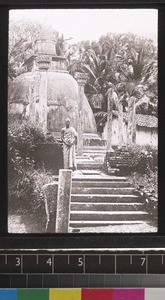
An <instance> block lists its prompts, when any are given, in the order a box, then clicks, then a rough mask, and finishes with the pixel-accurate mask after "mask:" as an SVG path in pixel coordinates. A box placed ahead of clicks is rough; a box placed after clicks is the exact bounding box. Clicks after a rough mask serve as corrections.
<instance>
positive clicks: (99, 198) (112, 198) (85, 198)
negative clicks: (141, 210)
mask: <svg viewBox="0 0 165 300" xmlns="http://www.w3.org/2000/svg"><path fill="white" fill-rule="evenodd" d="M135 201H138V202H141V199H140V198H139V197H138V196H135V195H122V194H120V195H108V194H107V195H106V194H100V195H97V194H71V202H99V203H111V202H122V203H125V202H135Z"/></svg>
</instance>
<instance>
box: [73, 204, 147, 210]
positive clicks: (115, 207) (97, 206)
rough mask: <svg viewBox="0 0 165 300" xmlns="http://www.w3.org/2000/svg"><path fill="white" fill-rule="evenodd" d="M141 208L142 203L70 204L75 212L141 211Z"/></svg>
mask: <svg viewBox="0 0 165 300" xmlns="http://www.w3.org/2000/svg"><path fill="white" fill-rule="evenodd" d="M142 207H143V204H142V203H138V202H133V203H130V202H128V203H120V202H119V203H95V202H91V203H88V202H87V203H86V202H81V203H80V202H74V203H71V210H72V211H74V210H77V211H80V210H81V211H88V210H90V211H115V210H117V211H119V210H120V211H124V210H127V211H137V210H141V209H142Z"/></svg>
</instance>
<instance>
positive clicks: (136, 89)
mask: <svg viewBox="0 0 165 300" xmlns="http://www.w3.org/2000/svg"><path fill="white" fill-rule="evenodd" d="M154 72H155V78H154V79H153V81H154V84H155V82H156V81H157V68H156V57H155V55H153V56H151V57H149V56H148V54H146V51H144V49H143V48H142V49H140V50H139V51H134V50H133V49H132V50H131V53H130V57H129V59H128V61H127V64H125V66H124V67H123V68H121V73H120V77H122V79H121V81H123V87H124V88H125V97H126V98H127V103H128V129H127V139H128V140H127V142H128V143H132V142H135V141H136V122H135V114H136V112H137V111H138V110H139V109H142V107H144V106H145V107H148V106H149V105H152V103H151V101H150V98H151V91H150V87H149V85H148V81H149V80H150V79H151V77H153V73H154ZM152 96H153V93H152Z"/></svg>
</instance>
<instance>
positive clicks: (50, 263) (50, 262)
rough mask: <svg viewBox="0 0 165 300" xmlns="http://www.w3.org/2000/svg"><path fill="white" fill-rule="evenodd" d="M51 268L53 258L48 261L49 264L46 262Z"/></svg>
mask: <svg viewBox="0 0 165 300" xmlns="http://www.w3.org/2000/svg"><path fill="white" fill-rule="evenodd" d="M46 263H47V264H48V265H49V266H51V265H52V259H51V257H50V258H49V259H48V260H47V262H46Z"/></svg>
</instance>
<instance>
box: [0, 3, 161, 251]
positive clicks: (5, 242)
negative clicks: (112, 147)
mask: <svg viewBox="0 0 165 300" xmlns="http://www.w3.org/2000/svg"><path fill="white" fill-rule="evenodd" d="M28 8H29V9H30V8H33V9H35V8H36V9H37V8H48V9H53V8H91V9H92V8H155V9H158V12H159V20H158V33H159V35H158V36H159V79H158V82H159V108H158V110H159V202H158V206H159V209H158V219H159V221H158V233H150V234H149V233H146V234H123V233H122V234H108V233H103V234H82V233H81V234H8V233H7V89H8V87H7V63H8V11H9V10H10V9H28ZM146 22H147V20H146ZM164 28H165V1H161V0H157V1H151V0H149V1H143V0H140V1H131V0H129V1H128V0H127V1H110V0H104V1H96V0H90V1H84V0H83V1H81V0H79V1H71V0H70V1H66V0H65V1H53V0H49V1H42V0H24V1H21V0H20V1H18V0H16V1H14V3H13V1H12V0H9V1H8V0H6V1H5V0H0V248H1V249H75V248H79V249H81V248H83V249H84V248H86V249H87V248H89V249H96V248H102V249H103V248H119V249H120V248H136V249H137V248H165V204H164V201H165V200H164V195H165V193H164V192H165V183H164V171H165V168H164V162H163V158H164V154H165V142H164V140H165V139H164V136H165V134H164V133H165V122H164V117H165V114H164V111H165V107H164V103H165V89H164V85H165V84H164V81H165V79H164V78H165V29H164Z"/></svg>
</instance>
